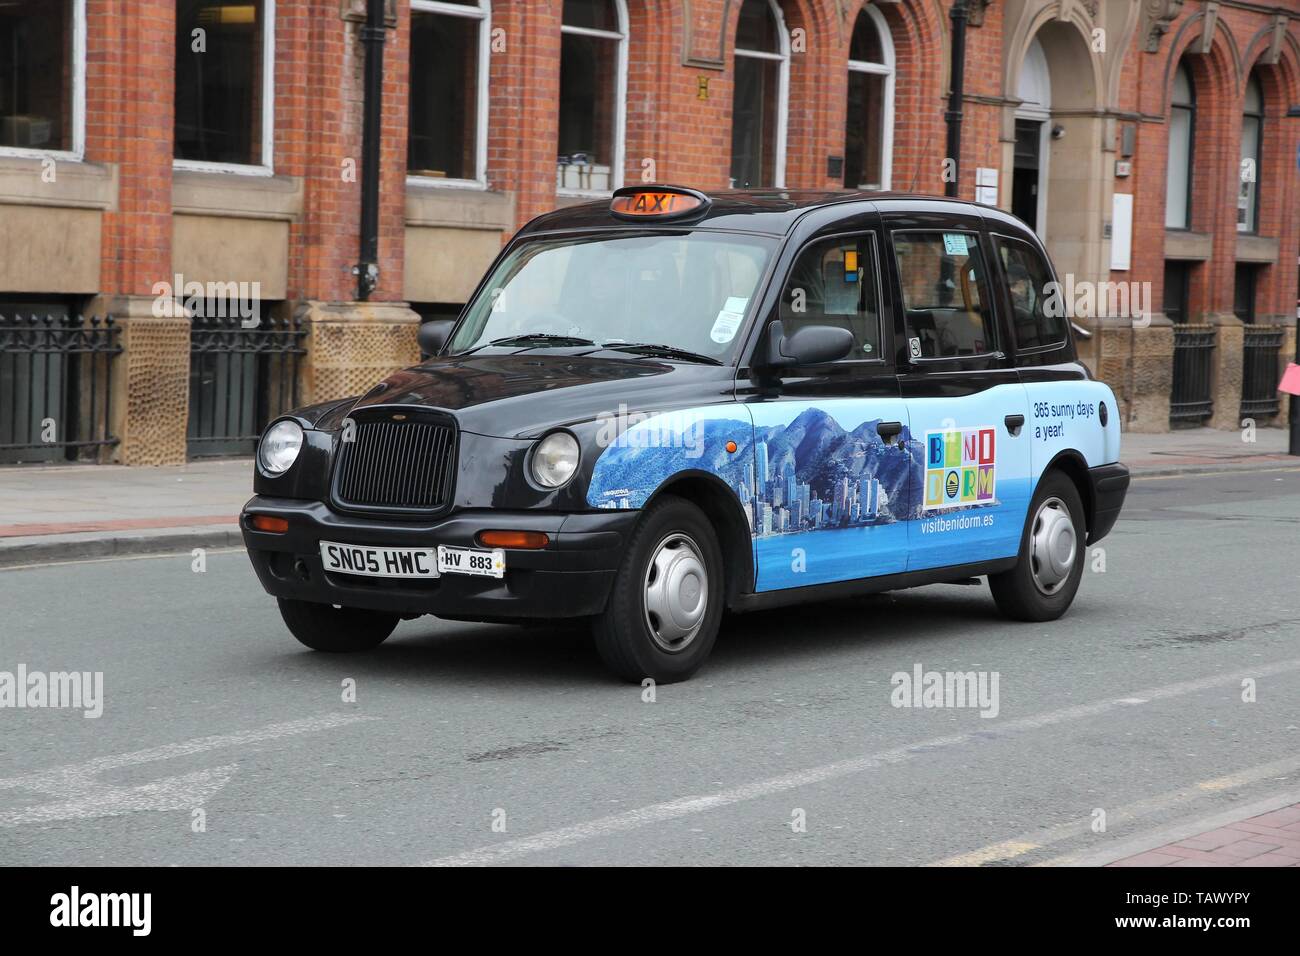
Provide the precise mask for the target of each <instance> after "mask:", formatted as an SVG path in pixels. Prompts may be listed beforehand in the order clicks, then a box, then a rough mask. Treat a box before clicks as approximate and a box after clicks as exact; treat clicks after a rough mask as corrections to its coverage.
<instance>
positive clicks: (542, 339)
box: [458, 332, 596, 355]
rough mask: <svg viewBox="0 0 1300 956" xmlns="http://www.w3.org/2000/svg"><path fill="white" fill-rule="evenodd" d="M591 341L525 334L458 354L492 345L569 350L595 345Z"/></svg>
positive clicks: (543, 333)
mask: <svg viewBox="0 0 1300 956" xmlns="http://www.w3.org/2000/svg"><path fill="white" fill-rule="evenodd" d="M595 344H596V343H595V342H593V341H592V340H591V339H580V338H578V337H577V336H576V335H554V334H552V333H550V332H525V333H524V334H522V335H507V336H506V337H505V338H501V339H493V340H492V341H491V342H484V343H483V344H482V345H476V346H474V347H473V348H472V349H466V350H465V351H464V352H460V353H458V354H460V355H469V353H470V352H477V351H478V350H479V349H486V348H491V347H492V346H494V345H522V346H526V347H528V348H533V347H536V346H539V345H550V346H553V347H555V348H557V349H558V348H570V347H577V346H582V345H595Z"/></svg>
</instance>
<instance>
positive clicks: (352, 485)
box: [334, 420, 456, 512]
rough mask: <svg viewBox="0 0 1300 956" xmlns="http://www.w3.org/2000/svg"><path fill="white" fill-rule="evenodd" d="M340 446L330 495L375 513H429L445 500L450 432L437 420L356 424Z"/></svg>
mask: <svg viewBox="0 0 1300 956" xmlns="http://www.w3.org/2000/svg"><path fill="white" fill-rule="evenodd" d="M354 439H355V440H354V441H350V442H342V443H341V444H340V446H339V447H340V452H339V462H338V470H337V474H336V476H335V482H334V497H335V499H336V500H337V501H338V502H339V504H342V505H344V506H353V507H357V508H362V509H367V510H376V511H422V512H431V511H438V510H440V509H442V508H445V507H446V506H447V505H448V504H449V503H450V501H451V493H452V478H453V475H454V473H455V466H456V455H455V452H456V430H455V428H454V427H453V426H452V425H451V424H449V423H447V422H442V421H390V420H377V421H361V422H357V423H356V434H355V436H354Z"/></svg>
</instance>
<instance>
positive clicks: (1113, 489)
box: [1088, 462, 1129, 544]
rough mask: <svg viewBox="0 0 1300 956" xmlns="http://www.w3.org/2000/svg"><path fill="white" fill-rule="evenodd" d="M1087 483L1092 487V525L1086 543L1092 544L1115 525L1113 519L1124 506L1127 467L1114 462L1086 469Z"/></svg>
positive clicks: (1127, 475)
mask: <svg viewBox="0 0 1300 956" xmlns="http://www.w3.org/2000/svg"><path fill="white" fill-rule="evenodd" d="M1088 484H1089V486H1090V488H1091V489H1092V526H1091V527H1090V528H1089V529H1088V543H1089V544H1094V543H1095V542H1097V541H1100V540H1101V539H1102V538H1104V537H1106V535H1108V534H1110V529H1111V528H1113V527H1115V520H1116V519H1117V518H1118V517H1119V512H1120V509H1121V508H1122V507H1124V496H1125V495H1126V494H1127V493H1128V485H1129V473H1128V468H1127V467H1125V466H1124V465H1121V464H1120V463H1119V462H1115V463H1114V464H1113V465H1100V466H1098V467H1096V468H1089V469H1088Z"/></svg>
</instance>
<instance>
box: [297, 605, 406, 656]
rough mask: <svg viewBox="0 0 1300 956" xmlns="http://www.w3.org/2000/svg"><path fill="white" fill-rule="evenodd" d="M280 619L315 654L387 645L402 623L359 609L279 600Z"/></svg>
mask: <svg viewBox="0 0 1300 956" xmlns="http://www.w3.org/2000/svg"><path fill="white" fill-rule="evenodd" d="M278 600H279V602H280V616H281V617H282V618H284V623H285V624H287V625H288V627H289V630H290V632H292V634H293V636H294V637H296V638H297V639H298V640H299V642H301V643H302V644H305V645H306V646H307V647H310V648H311V649H312V650H313V651H326V652H328V653H331V654H352V653H355V652H357V651H369V650H373V649H374V648H376V647H378V646H379V645H380V644H382V643H384V641H385V640H386V639H387V637H388V635H389V634H392V633H393V628H395V627H397V622H398V621H399V620H400V618H399V617H398V615H396V614H386V613H384V612H383V611H370V610H367V609H365V608H359V607H334V605H332V604H317V603H315V602H314V601H293V600H290V599H289V598H279V599H278Z"/></svg>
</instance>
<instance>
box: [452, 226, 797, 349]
mask: <svg viewBox="0 0 1300 956" xmlns="http://www.w3.org/2000/svg"><path fill="white" fill-rule="evenodd" d="M774 246H775V241H774V240H771V239H767V238H762V237H754V236H741V235H731V234H726V233H708V232H683V233H653V234H640V235H608V234H606V235H599V236H595V235H585V236H569V237H565V238H555V239H538V240H535V241H532V242H525V243H523V244H522V245H520V246H519V247H518V248H516V249H515V250H514V251H513V252H512V253H510V255H508V256H507V257H506V258H505V259H503V260H502V261H501V263H500V264H499V265H498V266H497V268H496V270H495V271H494V272H493V273H492V275H491V276H490V277H489V281H488V282H487V284H486V285H485V286H484V287H483V291H482V293H481V294H480V295H479V296H478V298H477V299H475V300H474V302H473V304H472V305H471V306H470V308H469V310H468V312H467V313H466V315H465V319H464V321H463V322H461V324H460V326H459V327H458V328H457V330H456V334H455V335H454V337H453V338H452V341H451V348H450V351H451V352H452V353H453V354H456V353H463V352H467V351H470V350H471V349H479V348H485V347H487V346H489V345H491V344H493V343H499V344H500V345H501V347H503V348H523V347H527V348H539V349H546V348H574V347H584V346H586V347H590V346H592V345H595V346H618V345H655V346H668V347H670V348H672V349H676V350H681V351H685V352H691V353H696V354H697V355H700V356H704V357H706V358H708V359H714V360H721V359H723V358H724V357H725V356H726V355H727V354H728V353H729V352H730V351H731V349H732V348H733V346H734V345H735V340H736V337H737V335H738V334H739V333H740V329H741V326H742V325H743V323H744V319H745V316H746V314H747V312H748V308H749V304H750V302H751V300H752V299H753V297H754V293H755V291H756V290H757V288H758V283H759V280H760V279H761V278H762V276H763V272H764V269H765V268H766V266H767V260H768V257H769V256H770V255H771V253H772V249H773V247H774Z"/></svg>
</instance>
